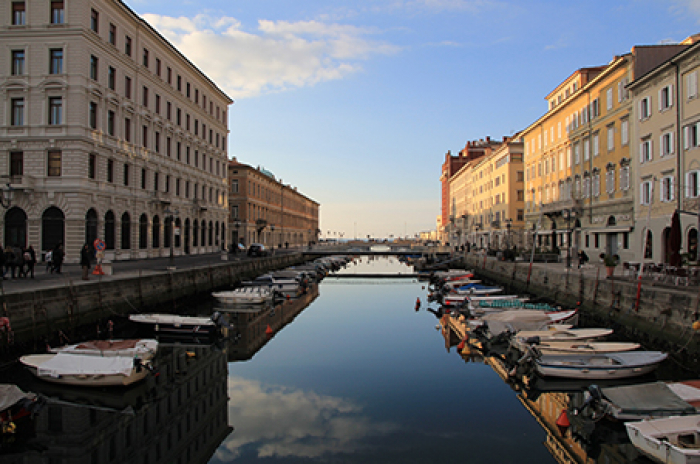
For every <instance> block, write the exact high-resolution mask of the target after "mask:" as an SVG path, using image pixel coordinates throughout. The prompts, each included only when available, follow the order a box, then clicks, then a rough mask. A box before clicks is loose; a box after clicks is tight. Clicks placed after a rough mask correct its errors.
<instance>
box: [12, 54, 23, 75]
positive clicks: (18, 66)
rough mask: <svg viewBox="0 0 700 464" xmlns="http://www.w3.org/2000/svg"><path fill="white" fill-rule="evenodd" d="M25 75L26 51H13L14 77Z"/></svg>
mask: <svg viewBox="0 0 700 464" xmlns="http://www.w3.org/2000/svg"><path fill="white" fill-rule="evenodd" d="M22 74H24V50H12V75H13V76H21V75H22Z"/></svg>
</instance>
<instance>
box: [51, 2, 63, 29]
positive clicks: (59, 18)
mask: <svg viewBox="0 0 700 464" xmlns="http://www.w3.org/2000/svg"><path fill="white" fill-rule="evenodd" d="M64 11H65V10H64V9H63V0H61V1H52V2H51V24H63V22H64V21H65V15H64Z"/></svg>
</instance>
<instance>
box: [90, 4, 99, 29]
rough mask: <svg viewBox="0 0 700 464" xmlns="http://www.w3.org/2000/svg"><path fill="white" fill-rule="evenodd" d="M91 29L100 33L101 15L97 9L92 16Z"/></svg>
mask: <svg viewBox="0 0 700 464" xmlns="http://www.w3.org/2000/svg"><path fill="white" fill-rule="evenodd" d="M90 29H92V30H93V32H100V13H98V12H97V11H96V10H95V9H93V10H92V13H91V14H90Z"/></svg>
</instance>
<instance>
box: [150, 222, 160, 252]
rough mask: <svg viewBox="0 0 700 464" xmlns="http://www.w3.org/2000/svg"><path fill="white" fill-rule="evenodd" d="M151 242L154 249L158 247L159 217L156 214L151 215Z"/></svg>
mask: <svg viewBox="0 0 700 464" xmlns="http://www.w3.org/2000/svg"><path fill="white" fill-rule="evenodd" d="M152 232H153V240H151V241H152V242H153V244H152V246H153V248H154V249H157V248H160V218H159V217H158V216H153V231H152Z"/></svg>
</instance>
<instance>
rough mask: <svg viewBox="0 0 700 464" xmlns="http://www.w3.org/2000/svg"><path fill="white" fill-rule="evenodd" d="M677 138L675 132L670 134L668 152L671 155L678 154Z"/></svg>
mask: <svg viewBox="0 0 700 464" xmlns="http://www.w3.org/2000/svg"><path fill="white" fill-rule="evenodd" d="M675 145H676V136H675V134H674V133H673V132H669V135H668V152H669V153H675V152H676V147H675Z"/></svg>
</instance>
